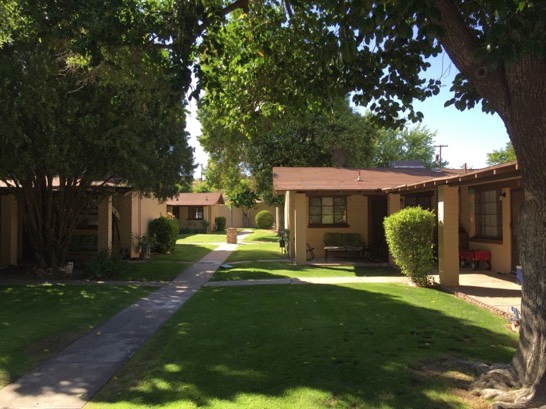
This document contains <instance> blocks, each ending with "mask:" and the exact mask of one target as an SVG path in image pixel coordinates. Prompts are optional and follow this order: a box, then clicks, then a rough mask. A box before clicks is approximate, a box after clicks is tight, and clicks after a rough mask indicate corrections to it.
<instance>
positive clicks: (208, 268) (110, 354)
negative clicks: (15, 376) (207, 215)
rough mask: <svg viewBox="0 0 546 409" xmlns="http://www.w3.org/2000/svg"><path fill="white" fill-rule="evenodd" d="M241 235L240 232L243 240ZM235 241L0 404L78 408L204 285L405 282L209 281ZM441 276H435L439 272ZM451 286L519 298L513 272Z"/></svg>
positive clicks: (482, 296) (481, 296)
mask: <svg viewBox="0 0 546 409" xmlns="http://www.w3.org/2000/svg"><path fill="white" fill-rule="evenodd" d="M242 238H243V237H242V236H239V240H241V239H242ZM236 247H237V245H233V244H222V245H220V246H219V247H218V248H217V249H216V250H214V251H212V252H210V253H209V254H208V255H207V256H205V257H204V258H203V259H201V260H200V261H199V262H197V263H195V264H193V265H192V266H191V267H189V268H188V269H186V270H185V271H184V272H183V273H181V274H180V275H179V276H178V277H177V278H176V279H175V280H174V281H172V282H170V283H168V284H166V285H163V286H162V287H161V288H160V289H158V290H157V291H155V292H154V293H151V294H150V295H148V296H147V297H145V298H143V299H142V300H140V301H139V302H137V303H135V304H133V305H131V306H130V307H128V308H127V309H125V310H123V311H121V312H120V313H118V314H117V315H115V316H114V317H113V318H112V319H110V320H109V321H108V322H106V323H104V324H103V325H101V326H100V327H98V328H95V329H93V331H92V332H91V333H89V334H88V335H86V336H84V337H82V338H81V339H79V340H78V341H76V342H75V343H74V344H72V345H70V346H69V347H68V348H67V349H66V350H64V351H62V352H61V353H59V354H58V355H56V356H54V357H53V358H52V359H50V360H49V361H47V362H45V363H43V364H42V365H40V366H39V367H38V368H36V369H34V370H33V371H32V372H31V373H29V374H27V375H25V376H23V377H21V378H20V379H19V380H17V382H15V383H13V384H10V385H8V386H6V387H5V388H4V389H2V390H0V408H1V409H26V408H40V409H80V408H82V407H83V406H84V405H85V404H86V403H87V401H88V400H89V399H90V398H91V397H92V396H93V395H94V394H95V393H96V392H97V391H98V390H99V389H100V388H101V387H102V386H103V385H104V384H105V383H106V382H107V381H108V380H109V379H110V378H111V377H112V376H113V375H114V374H115V373H116V372H117V371H118V370H119V369H120V368H121V367H122V366H123V364H125V362H127V360H128V359H129V358H130V357H131V356H132V355H133V354H134V353H135V352H136V351H137V350H138V349H139V348H140V347H141V346H142V345H143V344H144V342H145V341H146V340H147V339H148V338H149V337H151V336H152V335H153V334H154V333H155V332H156V331H157V330H158V329H159V328H160V327H161V326H162V325H163V324H164V323H165V322H166V321H167V320H168V319H169V318H170V317H171V316H172V315H173V314H174V312H175V311H177V310H178V309H179V308H180V307H181V306H182V305H183V304H184V303H185V302H186V301H187V300H188V299H189V298H190V297H191V296H192V295H193V294H194V293H195V292H196V291H197V290H198V289H199V288H200V287H202V286H204V285H206V286H241V285H268V284H342V283H379V282H381V283H385V282H392V283H407V278H406V277H323V278H300V279H296V278H286V279H282V278H281V279H270V280H241V281H223V282H209V281H208V280H209V279H210V277H211V276H212V274H213V273H214V272H215V271H216V270H217V269H218V268H219V266H220V265H221V264H223V263H224V261H225V260H226V258H227V257H228V256H229V254H230V253H231V252H232V251H233V250H234V249H235V248H236ZM436 280H437V277H436ZM448 290H449V291H452V292H453V293H455V294H457V295H459V296H462V297H464V298H467V299H469V300H470V301H472V302H474V303H476V304H479V305H482V306H484V307H487V308H490V309H492V310H493V311H495V312H501V313H502V312H510V310H509V309H510V307H511V306H518V307H519V305H520V303H521V298H520V297H521V290H520V287H519V285H518V284H516V283H515V278H511V277H509V276H501V275H498V274H495V273H490V272H472V273H463V274H461V276H460V285H459V286H457V287H452V288H448Z"/></svg>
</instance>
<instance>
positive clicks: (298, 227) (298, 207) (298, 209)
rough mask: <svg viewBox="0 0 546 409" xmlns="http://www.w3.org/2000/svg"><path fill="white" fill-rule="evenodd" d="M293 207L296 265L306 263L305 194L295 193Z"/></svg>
mask: <svg viewBox="0 0 546 409" xmlns="http://www.w3.org/2000/svg"><path fill="white" fill-rule="evenodd" d="M295 199H296V200H295V206H294V209H295V211H294V222H295V223H294V230H295V232H294V233H295V246H294V247H295V250H296V253H295V259H296V264H297V265H303V264H305V263H306V262H307V246H306V244H305V243H307V206H306V200H305V199H306V197H305V193H296V197H295Z"/></svg>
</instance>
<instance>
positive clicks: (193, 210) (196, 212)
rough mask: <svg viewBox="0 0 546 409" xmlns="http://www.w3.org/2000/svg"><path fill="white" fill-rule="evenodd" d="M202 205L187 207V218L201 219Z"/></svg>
mask: <svg viewBox="0 0 546 409" xmlns="http://www.w3.org/2000/svg"><path fill="white" fill-rule="evenodd" d="M203 214H204V213H203V206H190V207H189V208H188V220H203Z"/></svg>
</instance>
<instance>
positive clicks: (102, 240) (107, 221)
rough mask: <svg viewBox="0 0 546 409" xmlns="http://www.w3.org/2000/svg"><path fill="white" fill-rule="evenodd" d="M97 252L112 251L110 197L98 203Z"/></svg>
mask: <svg viewBox="0 0 546 409" xmlns="http://www.w3.org/2000/svg"><path fill="white" fill-rule="evenodd" d="M97 234H98V240H97V247H98V248H97V250H99V251H101V250H110V249H112V196H108V197H106V198H104V199H103V200H101V201H100V202H99V208H98V230H97Z"/></svg>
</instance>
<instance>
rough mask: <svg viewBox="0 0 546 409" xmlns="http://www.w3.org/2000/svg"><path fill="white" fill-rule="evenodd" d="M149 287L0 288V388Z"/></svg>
mask: <svg viewBox="0 0 546 409" xmlns="http://www.w3.org/2000/svg"><path fill="white" fill-rule="evenodd" d="M152 290H153V289H150V288H146V287H133V286H98V285H97V286H74V285H66V286H65V285H25V286H23V285H21V286H1V287H0V328H1V329H0V334H1V335H0V387H3V386H5V385H7V384H8V383H10V382H13V381H14V380H16V379H17V378H19V377H20V376H21V375H23V374H24V373H25V372H27V371H29V370H31V369H32V368H34V367H35V366H36V365H37V364H38V363H40V362H42V361H44V360H45V359H47V358H49V357H50V356H52V355H53V354H54V353H56V352H59V351H60V350H62V349H63V348H66V347H67V346H68V345H70V344H71V343H72V342H74V341H75V340H76V339H78V338H79V337H80V336H82V335H84V334H85V333H87V332H88V331H89V330H90V329H91V328H92V327H94V326H96V325H97V324H100V323H102V322H104V321H106V320H107V319H108V318H110V317H111V316H113V315H114V314H115V313H117V312H118V311H120V310H122V309H123V308H125V307H127V306H129V305H130V304H132V303H133V302H135V301H137V300H138V299H140V298H141V297H143V296H145V295H146V294H148V293H150V291H152Z"/></svg>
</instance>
